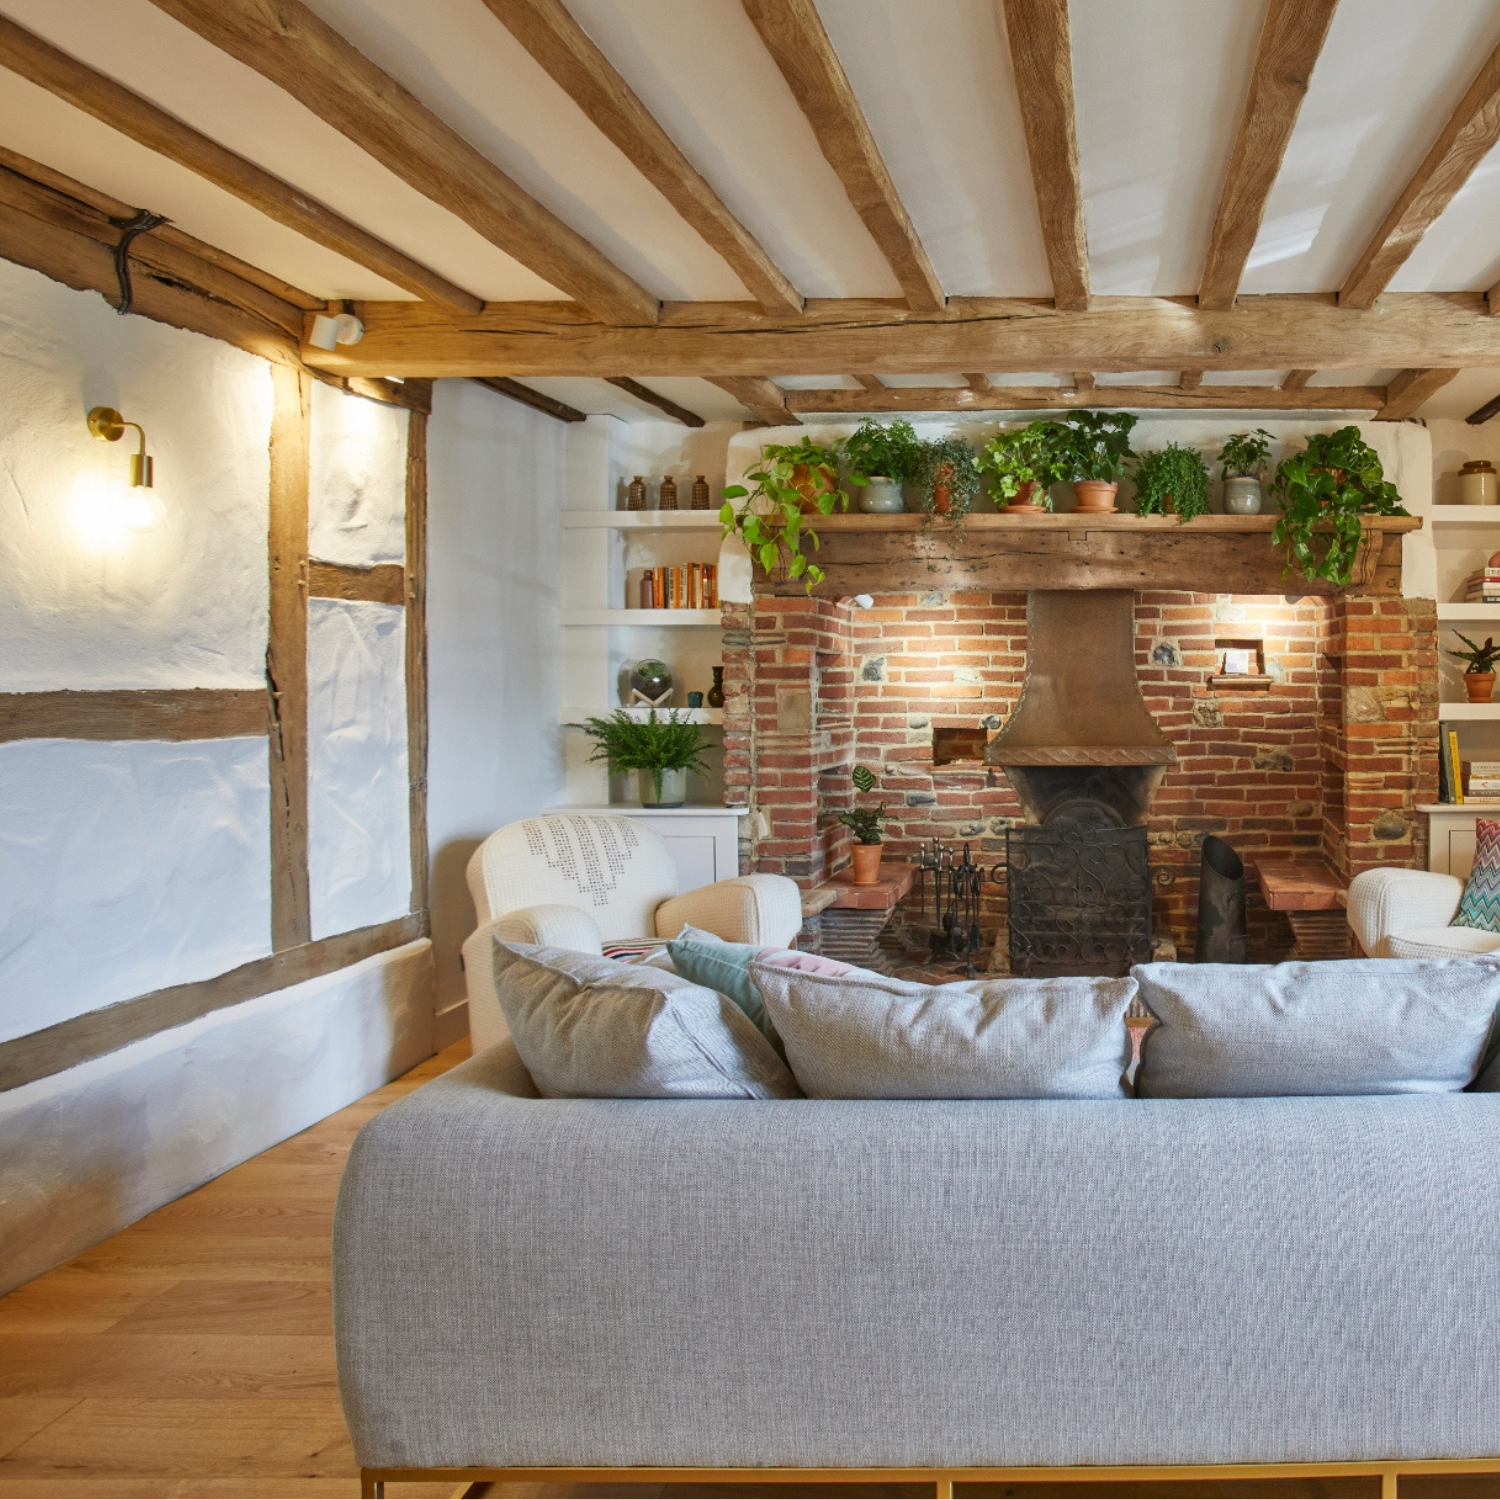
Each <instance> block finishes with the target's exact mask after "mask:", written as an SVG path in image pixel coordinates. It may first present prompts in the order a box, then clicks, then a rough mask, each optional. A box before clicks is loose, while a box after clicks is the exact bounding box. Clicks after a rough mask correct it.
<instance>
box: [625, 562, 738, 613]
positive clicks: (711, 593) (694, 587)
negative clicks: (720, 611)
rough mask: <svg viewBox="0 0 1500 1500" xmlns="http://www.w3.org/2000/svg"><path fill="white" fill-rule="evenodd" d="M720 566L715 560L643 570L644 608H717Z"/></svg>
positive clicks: (642, 605) (642, 599)
mask: <svg viewBox="0 0 1500 1500" xmlns="http://www.w3.org/2000/svg"><path fill="white" fill-rule="evenodd" d="M718 607H719V570H718V568H717V567H715V566H714V564H713V563H678V564H676V565H675V566H673V567H661V568H646V569H645V570H644V571H643V572H642V573H641V608H642V609H717V608H718Z"/></svg>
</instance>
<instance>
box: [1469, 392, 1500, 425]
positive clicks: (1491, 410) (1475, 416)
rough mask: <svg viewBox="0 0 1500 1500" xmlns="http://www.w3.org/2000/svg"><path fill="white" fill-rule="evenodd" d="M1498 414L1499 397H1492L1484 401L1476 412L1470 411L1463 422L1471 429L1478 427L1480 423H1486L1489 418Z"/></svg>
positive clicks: (1499, 407) (1499, 410)
mask: <svg viewBox="0 0 1500 1500" xmlns="http://www.w3.org/2000/svg"><path fill="white" fill-rule="evenodd" d="M1497 414H1500V396H1495V397H1492V398H1491V399H1490V400H1488V401H1486V402H1485V403H1484V405H1483V406H1481V407H1480V408H1479V409H1478V410H1477V411H1471V412H1470V413H1469V415H1468V416H1466V417H1465V418H1464V421H1465V422H1467V423H1468V424H1469V426H1471V427H1478V426H1479V425H1480V423H1481V422H1488V421H1489V420H1490V418H1491V417H1493V416H1495V415H1497Z"/></svg>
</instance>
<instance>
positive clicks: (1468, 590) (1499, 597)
mask: <svg viewBox="0 0 1500 1500" xmlns="http://www.w3.org/2000/svg"><path fill="white" fill-rule="evenodd" d="M1463 602H1464V603H1465V604H1500V568H1494V567H1489V566H1485V567H1483V568H1476V569H1475V570H1474V571H1473V572H1472V573H1470V574H1469V577H1468V580H1467V581H1466V582H1465V584H1464V597H1463Z"/></svg>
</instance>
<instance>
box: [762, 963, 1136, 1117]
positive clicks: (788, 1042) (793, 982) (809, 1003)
mask: <svg viewBox="0 0 1500 1500" xmlns="http://www.w3.org/2000/svg"><path fill="white" fill-rule="evenodd" d="M750 970H751V973H752V974H753V975H754V977H755V984H756V987H757V988H758V989H759V990H760V993H761V997H762V998H763V999H764V1001H765V1005H766V1010H767V1011H768V1012H769V1013H770V1016H771V1020H772V1021H773V1023H774V1024H775V1026H776V1030H777V1032H778V1033H779V1034H780V1036H781V1039H782V1042H783V1043H784V1044H785V1046H786V1055H787V1061H788V1062H789V1063H791V1065H792V1072H794V1073H795V1074H796V1075H797V1082H798V1083H800V1084H801V1085H802V1087H803V1089H804V1090H805V1091H806V1092H807V1094H808V1095H809V1097H811V1098H814V1099H1119V1098H1121V1097H1124V1096H1126V1095H1127V1094H1128V1088H1127V1086H1126V1084H1125V1082H1124V1074H1125V1069H1126V1068H1127V1067H1128V1066H1129V1063H1130V1036H1129V1033H1128V1032H1127V1030H1126V1028H1125V1007H1126V1006H1128V1005H1129V1004H1130V1001H1131V998H1132V997H1133V996H1134V994H1135V982H1134V981H1133V980H1130V979H975V980H968V981H961V982H959V983H957V984H942V985H928V984H908V983H906V982H904V981H903V980H900V979H886V978H883V977H881V976H879V975H874V974H862V975H860V976H858V977H854V976H849V977H846V978H832V977H829V976H827V975H822V974H803V973H799V972H798V971H797V970H795V969H779V968H773V967H772V966H771V965H769V964H763V963H753V964H751V966H750Z"/></svg>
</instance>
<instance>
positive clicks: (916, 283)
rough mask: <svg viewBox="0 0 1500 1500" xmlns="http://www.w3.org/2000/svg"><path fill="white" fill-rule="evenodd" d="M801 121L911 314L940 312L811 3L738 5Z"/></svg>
mask: <svg viewBox="0 0 1500 1500" xmlns="http://www.w3.org/2000/svg"><path fill="white" fill-rule="evenodd" d="M741 3H742V4H743V5H744V7H745V13H746V14H747V15H748V16H749V17H750V20H751V22H752V23H753V24H754V26H755V29H756V30H757V31H758V32H759V33H760V39H761V41H762V42H764V43H765V45H766V49H767V51H769V52H770V54H771V56H772V57H773V58H774V59H775V61H776V66H777V67H778V68H780V69H781V73H782V77H784V78H785V79H786V81H787V83H788V85H789V86H790V87H791V90H792V93H793V94H794V95H795V96H796V100H797V103H798V104H799V105H800V106H801V109H802V113H803V114H805V115H806V116H807V121H808V124H810V125H811V126H812V128H813V134H814V135H815V136H817V138H818V145H819V146H820V147H821V148H822V151H823V155H824V156H826V157H827V158H828V164H829V165H830V166H831V167H832V168H833V170H834V171H835V172H836V173H837V174H838V178H839V181H840V182H842V183H843V185H844V191H845V192H846V193H848V195H849V201H850V202H851V203H852V204H853V205H854V211H855V212H856V213H857V214H858V215H859V216H860V218H861V219H863V220H864V223H865V228H867V229H868V230H869V231H870V233H871V235H872V236H873V237H874V239H875V243H876V244H877V245H878V246H879V247H880V253H881V254H882V255H884V256H885V258H886V261H887V262H888V263H889V265H890V268H891V270H892V271H893V272H894V273H895V277H896V281H897V282H898V284H899V285H900V287H901V292H902V295H903V296H904V297H905V298H906V303H907V306H908V307H910V308H911V309H912V310H913V311H915V312H933V311H936V310H937V309H939V308H941V307H942V306H943V301H944V298H943V288H942V285H941V284H940V283H939V281H938V279H937V272H936V271H934V270H933V269H932V262H931V261H929V260H928V259H927V252H926V251H925V250H924V249H923V248H922V241H921V240H920V239H919V238H918V237H917V231H916V229H915V227H914V226H913V224H912V222H911V218H910V216H909V215H908V214H907V212H906V209H905V208H904V207H903V205H902V203H901V198H900V195H899V194H898V193H897V192H896V184H895V183H894V182H892V181H891V174H890V173H889V172H888V171H887V170H886V165H885V161H884V159H883V158H882V157H881V155H880V152H879V150H878V149H877V148H876V146H875V138H874V136H872V135H871V134H870V127H869V124H868V122H867V121H866V120H865V113H864V111H863V110H862V109H861V108H860V107H859V100H858V99H856V98H855V97H854V90H853V88H851V87H850V84H849V79H848V76H847V75H846V74H845V72H844V66H843V64H842V63H841V62H840V61H839V59H838V54H837V53H836V52H835V51H834V50H833V43H832V42H831V41H829V39H828V33H827V32H826V31H825V30H824V29H823V22H822V21H821V20H820V19H819V18H818V12H817V7H816V6H815V5H814V4H813V0H741Z"/></svg>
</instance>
